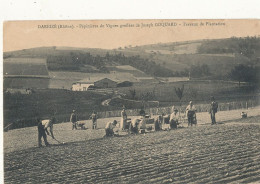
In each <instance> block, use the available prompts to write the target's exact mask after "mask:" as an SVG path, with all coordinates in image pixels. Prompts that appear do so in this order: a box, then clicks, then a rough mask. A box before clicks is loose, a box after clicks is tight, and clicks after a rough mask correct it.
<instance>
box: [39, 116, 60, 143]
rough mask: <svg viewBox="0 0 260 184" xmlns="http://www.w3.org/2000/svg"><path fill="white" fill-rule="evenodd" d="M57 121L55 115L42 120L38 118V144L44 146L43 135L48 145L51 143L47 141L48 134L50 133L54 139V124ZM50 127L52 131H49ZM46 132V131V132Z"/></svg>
mask: <svg viewBox="0 0 260 184" xmlns="http://www.w3.org/2000/svg"><path fill="white" fill-rule="evenodd" d="M55 122H56V119H55V117H52V118H51V119H48V120H42V121H41V120H40V119H38V146H39V147H42V140H41V138H42V137H43V140H44V143H45V145H46V146H49V145H50V144H49V143H48V141H47V136H46V133H47V135H50V133H51V137H52V138H53V139H54V135H53V124H54V123H55ZM48 128H49V129H50V133H49V131H48ZM45 132H46V133H45Z"/></svg>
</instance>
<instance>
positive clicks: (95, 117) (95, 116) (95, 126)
mask: <svg viewBox="0 0 260 184" xmlns="http://www.w3.org/2000/svg"><path fill="white" fill-rule="evenodd" d="M90 118H91V119H92V129H93V130H94V129H97V113H96V111H93V113H92V114H91V116H90Z"/></svg>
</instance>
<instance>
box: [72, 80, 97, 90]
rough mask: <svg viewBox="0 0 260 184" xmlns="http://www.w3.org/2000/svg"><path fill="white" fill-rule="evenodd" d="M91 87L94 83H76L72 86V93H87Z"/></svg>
mask: <svg viewBox="0 0 260 184" xmlns="http://www.w3.org/2000/svg"><path fill="white" fill-rule="evenodd" d="M90 86H94V83H93V84H91V83H81V82H76V83H74V84H72V89H71V90H72V91H87V90H88V88H89V87H90Z"/></svg>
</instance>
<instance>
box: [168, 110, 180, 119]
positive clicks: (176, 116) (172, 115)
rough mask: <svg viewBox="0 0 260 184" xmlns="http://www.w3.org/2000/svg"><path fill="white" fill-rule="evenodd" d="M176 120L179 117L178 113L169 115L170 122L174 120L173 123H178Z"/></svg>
mask: <svg viewBox="0 0 260 184" xmlns="http://www.w3.org/2000/svg"><path fill="white" fill-rule="evenodd" d="M178 118H179V116H178V113H176V114H175V113H174V112H173V113H171V116H170V121H171V120H174V121H178Z"/></svg>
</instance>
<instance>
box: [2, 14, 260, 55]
mask: <svg viewBox="0 0 260 184" xmlns="http://www.w3.org/2000/svg"><path fill="white" fill-rule="evenodd" d="M49 25H51V26H49ZM138 25H139V27H138ZM3 27H4V28H3V51H4V52H7V51H14V50H22V49H28V48H34V47H49V46H67V47H80V48H103V49H114V48H118V47H124V46H129V45H131V46H136V45H146V44H156V43H167V42H179V41H189V40H200V39H219V38H230V37H233V36H235V37H245V36H259V35H260V20H257V19H247V20H246V19H244V20H243V19H242V20H239V19H236V20H206V19H205V20H113V21H111V20H94V21H7V22H4V26H3Z"/></svg>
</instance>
